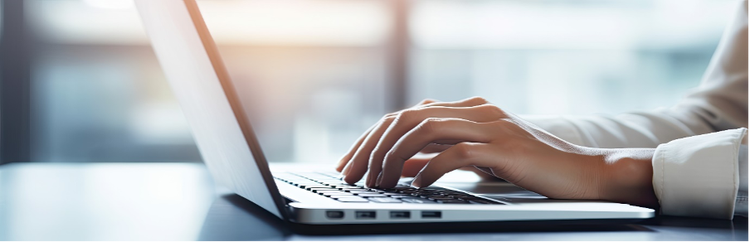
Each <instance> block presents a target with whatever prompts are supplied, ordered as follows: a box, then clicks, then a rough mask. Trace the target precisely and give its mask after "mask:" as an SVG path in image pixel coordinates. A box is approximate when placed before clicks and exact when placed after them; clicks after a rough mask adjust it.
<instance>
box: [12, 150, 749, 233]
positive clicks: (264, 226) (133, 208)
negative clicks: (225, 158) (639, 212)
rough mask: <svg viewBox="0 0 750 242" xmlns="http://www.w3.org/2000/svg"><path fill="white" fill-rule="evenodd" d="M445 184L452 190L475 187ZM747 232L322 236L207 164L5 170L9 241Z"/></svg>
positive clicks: (623, 228) (720, 229)
mask: <svg viewBox="0 0 750 242" xmlns="http://www.w3.org/2000/svg"><path fill="white" fill-rule="evenodd" d="M446 182H448V183H447V184H443V185H448V186H452V187H470V186H473V185H472V184H466V183H465V184H461V183H458V182H455V181H450V180H447V181H446ZM484 189H486V187H485V188H484ZM747 228H748V224H747V218H743V217H739V218H736V219H735V220H734V221H726V220H710V219H695V218H679V217H664V216H662V217H657V218H655V219H651V220H645V221H641V222H636V223H627V224H618V223H614V224H585V225H581V224H554V225H553V224H542V223H525V224H512V223H511V224H508V223H480V224H451V225H445V224H442V225H425V224H422V225H377V226H374V225H369V226H354V227H352V226H349V227H346V226H343V227H342V226H338V227H330V226H329V227H324V228H322V229H318V228H317V227H311V226H299V225H293V224H289V223H287V222H284V221H281V220H279V219H277V218H276V217H274V216H273V215H271V214H270V213H268V212H266V211H265V210H263V209H261V208H259V207H257V206H255V205H254V204H252V203H250V202H249V201H247V200H244V199H242V198H241V197H239V196H237V195H234V194H231V193H229V192H228V191H226V190H224V189H221V188H219V189H216V188H214V185H213V183H212V182H211V179H210V177H209V176H208V173H207V172H206V170H205V167H204V166H203V165H202V164H199V163H89V164H82V163H72V164H60V163H23V164H19V163H15V164H8V165H2V166H0V240H747V239H748V234H747V231H748V230H747ZM313 234H314V235H313Z"/></svg>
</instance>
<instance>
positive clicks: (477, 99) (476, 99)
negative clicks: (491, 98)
mask: <svg viewBox="0 0 750 242" xmlns="http://www.w3.org/2000/svg"><path fill="white" fill-rule="evenodd" d="M469 101H471V102H473V103H479V104H485V103H488V101H487V99H484V98H483V97H479V96H475V97H470V98H469Z"/></svg>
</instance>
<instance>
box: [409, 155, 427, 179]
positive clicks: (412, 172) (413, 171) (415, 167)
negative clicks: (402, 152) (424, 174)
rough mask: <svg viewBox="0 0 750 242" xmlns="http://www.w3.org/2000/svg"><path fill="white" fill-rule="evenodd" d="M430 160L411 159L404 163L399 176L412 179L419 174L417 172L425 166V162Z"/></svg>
mask: <svg viewBox="0 0 750 242" xmlns="http://www.w3.org/2000/svg"><path fill="white" fill-rule="evenodd" d="M430 159H432V158H412V159H408V160H406V162H404V169H403V170H402V171H401V176H404V177H414V176H416V175H417V174H419V171H421V170H422V168H424V166H425V165H427V162H429V161H430Z"/></svg>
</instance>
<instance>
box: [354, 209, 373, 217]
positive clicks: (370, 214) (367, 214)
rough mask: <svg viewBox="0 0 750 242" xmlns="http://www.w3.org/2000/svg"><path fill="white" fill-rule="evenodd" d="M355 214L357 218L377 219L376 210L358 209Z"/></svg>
mask: <svg viewBox="0 0 750 242" xmlns="http://www.w3.org/2000/svg"><path fill="white" fill-rule="evenodd" d="M354 214H355V215H356V217H357V219H375V211H357V212H355V213H354Z"/></svg>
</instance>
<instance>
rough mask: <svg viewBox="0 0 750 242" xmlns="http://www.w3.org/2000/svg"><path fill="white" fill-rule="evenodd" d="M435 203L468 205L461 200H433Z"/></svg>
mask: <svg viewBox="0 0 750 242" xmlns="http://www.w3.org/2000/svg"><path fill="white" fill-rule="evenodd" d="M435 201H437V202H438V203H452V204H468V203H469V202H467V201H462V200H435Z"/></svg>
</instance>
